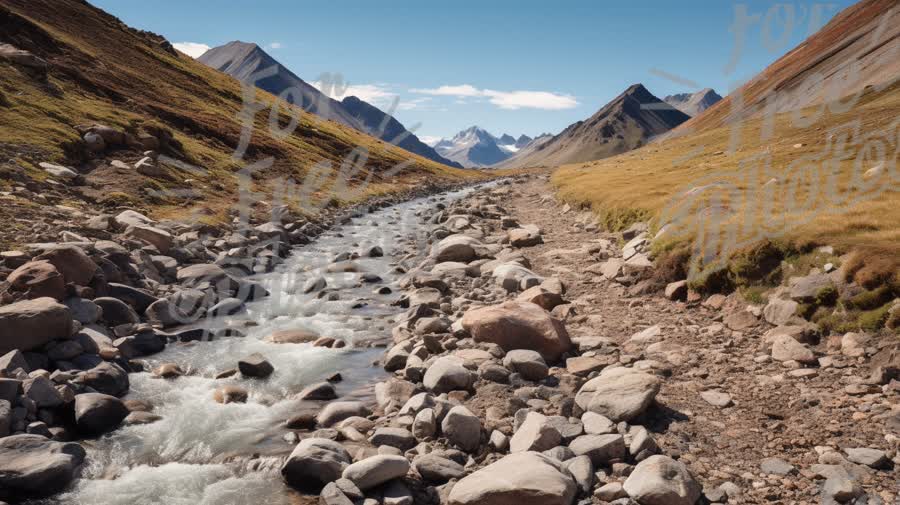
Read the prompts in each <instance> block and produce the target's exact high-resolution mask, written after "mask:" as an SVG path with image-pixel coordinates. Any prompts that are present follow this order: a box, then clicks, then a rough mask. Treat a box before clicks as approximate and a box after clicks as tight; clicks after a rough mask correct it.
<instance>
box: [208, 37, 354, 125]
mask: <svg viewBox="0 0 900 505" xmlns="http://www.w3.org/2000/svg"><path fill="white" fill-rule="evenodd" d="M197 61H199V62H200V63H203V64H205V65H208V66H210V67H212V68H214V69H216V70H218V71H219V72H224V73H226V74H228V75H230V76H232V77H234V78H235V79H237V80H239V81H241V82H245V81H247V80H248V79H250V78H251V76H253V75H254V74H256V75H266V77H264V78H262V79H257V80H256V81H255V84H256V87H257V88H259V89H262V90H265V91H268V92H269V93H272V94H273V95H275V96H278V95H279V94H280V93H282V92H284V91H285V90H288V89H290V90H291V92H290V93H285V96H284V98H285V99H286V100H287V101H288V102H290V103H293V104H295V105H298V106H300V107H301V108H302V109H303V110H305V111H307V112H311V113H313V114H315V115H317V116H319V117H323V118H325V119H331V120H332V121H337V122H338V123H341V124H343V125H346V126H349V127H351V128H356V129H357V130H360V131H365V130H364V129H363V128H362V127H361V126H360V124H359V122H358V121H357V120H356V118H354V117H353V115H352V114H350V113H349V112H347V111H346V110H345V109H344V107H342V106H341V103H340V102H338V101H337V100H334V99H332V98H330V97H328V96H327V95H325V94H324V93H322V92H321V91H319V90H318V89H316V88H315V87H314V86H312V85H311V84H309V83H307V82H306V81H304V80H303V79H301V78H299V77H297V75H296V74H294V73H293V72H291V71H290V70H288V69H287V68H286V67H285V66H284V65H282V64H281V63H278V61H277V60H275V58H272V57H271V56H269V54H268V53H267V52H265V51H263V50H262V48H260V47H259V46H258V45H256V44H253V43H248V42H241V41H237V40H236V41H233V42H229V43H227V44H225V45H223V46H219V47H214V48H212V49H210V50H209V51H206V52H205V53H203V54H202V55H200V57H198V58H197ZM263 72H265V74H263ZM269 74H271V75H269ZM366 133H368V132H366Z"/></svg>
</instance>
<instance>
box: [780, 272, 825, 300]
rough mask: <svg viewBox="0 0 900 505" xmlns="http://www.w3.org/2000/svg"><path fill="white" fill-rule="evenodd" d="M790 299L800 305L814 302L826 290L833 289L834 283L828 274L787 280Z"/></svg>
mask: <svg viewBox="0 0 900 505" xmlns="http://www.w3.org/2000/svg"><path fill="white" fill-rule="evenodd" d="M788 284H789V285H790V295H791V299H792V300H794V301H797V302H800V303H809V302H814V301H816V298H817V297H818V296H819V295H820V294H821V293H822V292H823V290H825V289H828V288H832V289H833V288H834V281H833V280H831V276H830V275H828V274H812V275H807V276H806V277H791V278H790V279H788Z"/></svg>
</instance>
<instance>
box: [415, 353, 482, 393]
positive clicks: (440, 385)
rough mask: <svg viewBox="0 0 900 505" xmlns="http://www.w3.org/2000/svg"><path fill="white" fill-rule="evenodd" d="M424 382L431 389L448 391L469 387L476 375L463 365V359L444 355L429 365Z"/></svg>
mask: <svg viewBox="0 0 900 505" xmlns="http://www.w3.org/2000/svg"><path fill="white" fill-rule="evenodd" d="M422 382H423V384H425V388H426V389H428V390H429V391H432V392H434V393H448V392H450V391H454V390H457V389H469V388H470V387H471V386H472V383H473V382H474V375H473V374H472V372H470V371H469V370H468V369H466V367H465V366H463V360H462V359H460V358H457V357H455V356H443V357H441V358H438V359H437V360H435V362H434V363H432V364H431V366H429V367H428V370H426V371H425V378H424V379H423V381H422Z"/></svg>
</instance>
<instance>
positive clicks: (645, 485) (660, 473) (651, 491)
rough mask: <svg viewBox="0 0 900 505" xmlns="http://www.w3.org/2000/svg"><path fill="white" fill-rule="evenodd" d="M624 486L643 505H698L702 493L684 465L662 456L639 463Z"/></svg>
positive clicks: (633, 498)
mask: <svg viewBox="0 0 900 505" xmlns="http://www.w3.org/2000/svg"><path fill="white" fill-rule="evenodd" d="M623 487H624V489H625V492H626V493H628V496H629V497H631V499H632V500H634V501H636V502H638V503H639V504H640V505H694V503H696V502H697V500H698V499H699V498H700V492H701V488H700V484H698V483H697V481H696V480H694V477H693V476H692V475H691V473H690V472H689V471H688V469H687V467H685V466H684V464H682V463H680V462H678V461H675V460H674V459H672V458H670V457H668V456H661V455H655V456H650V457H649V458H647V459H645V460H643V461H641V462H640V463H638V465H637V466H636V467H635V468H634V470H633V471H632V472H631V475H630V476H629V477H628V480H626V481H625V484H624V486H623Z"/></svg>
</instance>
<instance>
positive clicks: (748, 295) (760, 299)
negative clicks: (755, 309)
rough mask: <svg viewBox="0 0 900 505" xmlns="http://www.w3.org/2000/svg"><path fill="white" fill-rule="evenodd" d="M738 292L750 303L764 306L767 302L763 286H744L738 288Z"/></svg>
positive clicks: (767, 298) (765, 289)
mask: <svg viewBox="0 0 900 505" xmlns="http://www.w3.org/2000/svg"><path fill="white" fill-rule="evenodd" d="M738 291H739V292H740V293H741V296H743V297H744V299H745V300H747V301H748V302H750V303H755V304H757V305H765V304H766V303H768V301H769V297H768V296H767V295H766V292H767V291H768V288H767V287H765V286H746V287H742V288H739V289H738Z"/></svg>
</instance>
